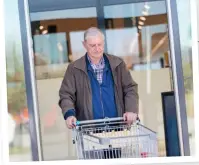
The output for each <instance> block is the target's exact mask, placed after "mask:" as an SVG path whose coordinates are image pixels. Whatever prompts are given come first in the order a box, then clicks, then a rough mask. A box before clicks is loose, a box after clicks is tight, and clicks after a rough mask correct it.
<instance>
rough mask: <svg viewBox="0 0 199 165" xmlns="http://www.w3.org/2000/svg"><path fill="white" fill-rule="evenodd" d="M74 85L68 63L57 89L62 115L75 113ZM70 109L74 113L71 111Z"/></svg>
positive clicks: (71, 69)
mask: <svg viewBox="0 0 199 165" xmlns="http://www.w3.org/2000/svg"><path fill="white" fill-rule="evenodd" d="M75 101H76V85H75V77H74V73H73V68H72V64H69V65H68V68H67V70H66V72H65V75H64V78H63V81H62V83H61V87H60V90H59V103H58V104H59V106H60V108H61V110H62V114H63V117H64V118H65V119H66V118H67V117H68V116H71V115H75ZM71 110H72V111H74V113H71Z"/></svg>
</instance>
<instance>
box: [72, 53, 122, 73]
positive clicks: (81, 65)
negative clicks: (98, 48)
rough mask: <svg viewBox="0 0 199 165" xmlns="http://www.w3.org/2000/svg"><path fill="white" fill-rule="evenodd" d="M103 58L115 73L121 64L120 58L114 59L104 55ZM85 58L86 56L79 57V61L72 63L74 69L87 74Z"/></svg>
mask: <svg viewBox="0 0 199 165" xmlns="http://www.w3.org/2000/svg"><path fill="white" fill-rule="evenodd" d="M104 56H106V57H107V59H108V61H109V64H110V67H111V70H112V71H115V69H116V68H117V66H118V65H119V64H121V63H122V60H121V59H120V58H116V57H114V56H113V55H110V54H107V53H104ZM85 57H86V54H85V55H84V56H83V57H81V58H80V59H78V60H76V61H75V62H74V67H75V68H77V69H80V70H82V71H84V72H85V73H87V65H86V58H85Z"/></svg>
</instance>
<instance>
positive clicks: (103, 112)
mask: <svg viewBox="0 0 199 165" xmlns="http://www.w3.org/2000/svg"><path fill="white" fill-rule="evenodd" d="M98 83H99V82H98ZM99 87H100V101H101V106H102V114H103V118H105V116H104V113H105V112H104V106H103V102H102V89H101V85H100V84H99Z"/></svg>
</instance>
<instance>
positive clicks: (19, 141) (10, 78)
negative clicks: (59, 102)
mask: <svg viewBox="0 0 199 165" xmlns="http://www.w3.org/2000/svg"><path fill="white" fill-rule="evenodd" d="M10 4H12V5H10ZM4 7H5V13H4V16H5V38H6V42H5V46H6V64H7V68H6V69H7V99H8V100H7V102H8V137H9V160H10V161H31V160H32V153H31V144H30V133H29V125H28V124H29V116H28V108H27V100H26V85H25V78H24V66H23V56H22V45H21V33H20V24H19V14H18V13H19V12H18V1H17V0H14V1H13V0H12V1H11V0H8V1H5V6H4ZM13 24H14V25H15V28H13Z"/></svg>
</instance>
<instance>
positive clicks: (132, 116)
mask: <svg viewBox="0 0 199 165" xmlns="http://www.w3.org/2000/svg"><path fill="white" fill-rule="evenodd" d="M137 117H138V115H137V114H136V113H133V112H126V113H124V115H123V118H124V121H127V123H128V124H132V123H133V122H135V121H136V120H137Z"/></svg>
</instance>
